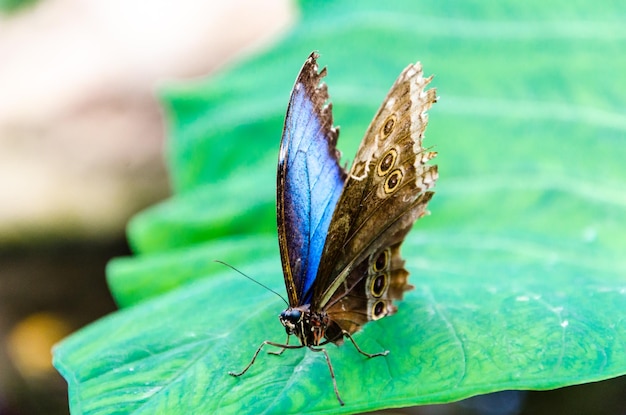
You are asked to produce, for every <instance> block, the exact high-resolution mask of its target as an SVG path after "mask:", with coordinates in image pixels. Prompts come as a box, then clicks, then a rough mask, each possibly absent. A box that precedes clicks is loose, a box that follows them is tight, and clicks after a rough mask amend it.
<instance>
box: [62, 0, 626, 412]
mask: <svg viewBox="0 0 626 415" xmlns="http://www.w3.org/2000/svg"><path fill="white" fill-rule="evenodd" d="M301 5H302V19H301V21H300V22H299V24H298V25H297V26H296V27H294V28H293V29H292V30H291V32H290V33H288V34H286V35H285V37H284V39H283V40H282V41H281V42H279V43H278V44H277V45H275V46H274V47H273V48H272V49H271V50H267V51H265V52H264V53H262V54H260V55H258V56H255V57H253V58H250V59H248V60H247V61H245V62H240V63H239V64H238V65H235V66H234V67H232V68H230V69H229V70H227V71H224V72H223V73H221V74H218V75H216V76H214V77H212V78H211V79H207V80H206V81H203V82H200V83H195V84H184V85H177V86H171V87H170V88H168V90H167V91H165V93H164V101H165V103H166V106H167V108H168V115H169V119H170V137H171V139H170V141H169V149H168V158H169V164H170V166H171V174H172V179H173V182H174V184H175V188H176V195H175V196H173V197H172V198H171V199H170V200H168V201H166V202H164V203H162V204H159V205H157V206H155V207H154V208H151V209H149V210H147V211H145V212H143V213H141V214H140V215H138V216H137V217H135V218H134V219H133V221H132V222H131V224H130V226H129V238H130V240H131V243H132V245H133V247H134V250H135V252H136V256H134V257H132V258H121V259H118V260H116V261H113V262H112V263H111V264H110V266H109V269H108V278H109V284H110V286H111V290H112V292H113V294H114V296H115V298H116V299H117V301H118V303H119V304H120V306H122V307H123V310H122V311H120V312H118V313H115V314H114V315H112V316H110V317H108V318H106V319H103V320H101V321H99V322H97V323H95V324H93V325H91V326H90V327H87V328H86V329H84V330H82V331H80V332H79V333H76V334H75V335H73V336H71V337H70V338H68V339H67V340H66V341H64V342H63V343H62V344H61V345H60V346H59V347H58V348H57V349H56V350H55V365H56V367H57V368H58V369H59V370H60V371H61V373H62V374H63V375H64V376H65V377H66V379H67V380H68V382H69V387H70V401H71V408H72V411H73V413H105V412H109V411H110V409H111V407H115V408H116V410H117V411H118V412H119V413H128V412H133V413H134V414H139V413H168V414H178V413H180V414H182V413H214V412H216V411H218V410H219V412H220V413H242V412H248V413H261V412H265V413H295V412H300V413H305V412H306V413H318V414H319V413H352V412H358V411H367V410H374V409H378V408H384V407H400V406H408V405H415V404H423V403H436V402H448V401H453V400H459V399H462V398H464V397H467V396H471V395H476V394H483V393H488V392H492V391H498V390H506V389H547V388H557V387H561V386H565V385H572V384H577V383H583V382H591V381H596V380H600V379H607V378H610V377H614V376H618V375H620V374H624V373H626V346H625V345H626V325H625V324H624V320H623V319H622V318H621V317H620V316H621V315H622V312H623V310H624V309H625V308H626V275H625V274H626V258H625V257H624V255H623V251H624V247H625V246H626V244H625V242H626V236H625V235H626V209H624V208H625V207H626V192H624V190H626V189H625V186H624V183H625V180H626V165H624V163H623V156H624V154H626V142H625V141H624V131H626V117H625V116H624V114H625V113H626V111H624V109H625V108H624V107H625V103H626V96H625V94H624V92H623V89H622V88H619V87H616V86H618V85H622V84H624V82H625V81H626V56H624V54H622V53H621V52H620V51H622V50H624V46H626V45H625V44H624V43H625V40H626V36H625V35H626V28H625V27H624V26H623V24H622V21H621V19H620V16H623V15H624V12H625V11H626V9H625V7H626V5H625V4H622V3H618V2H615V3H612V4H607V3H604V4H603V7H600V5H599V4H597V3H596V4H592V3H590V2H571V1H556V2H552V3H545V2H540V1H538V0H535V1H530V2H524V3H519V2H518V3H512V2H508V3H497V4H494V3H485V2H479V1H464V2H449V1H419V2H416V1H409V0H407V1H395V2H385V3H383V2H378V1H373V0H371V1H362V2H359V3H355V2H350V1H347V0H346V1H334V2H326V3H324V4H323V5H320V3H318V2H305V1H303V2H301ZM311 50H319V51H320V52H321V59H320V63H321V65H327V66H328V68H329V74H328V77H327V78H326V82H327V83H328V85H329V91H330V95H331V99H332V102H333V108H334V115H335V122H336V123H337V124H340V125H341V134H340V140H339V146H340V148H341V149H342V150H343V151H344V154H346V155H348V156H351V155H352V154H354V152H355V150H356V147H357V146H358V144H359V142H360V139H361V134H362V132H363V131H365V129H366V127H367V124H368V123H369V120H370V119H371V117H372V115H373V114H374V113H375V111H376V108H377V107H378V105H380V102H381V101H382V99H383V98H384V96H385V94H386V92H387V89H388V88H389V87H390V86H391V84H392V82H393V80H394V79H395V77H396V76H397V75H398V74H399V73H400V71H401V70H402V69H403V68H404V67H405V66H406V65H407V64H408V63H410V62H414V61H416V60H420V61H421V62H422V63H423V65H424V68H425V72H426V73H427V74H429V73H434V74H435V75H436V77H435V80H434V82H433V84H434V85H435V86H436V87H438V92H439V94H440V96H441V101H440V102H439V103H438V104H436V105H435V106H434V107H433V109H432V110H431V112H430V124H429V127H428V130H427V133H426V135H427V137H426V140H425V145H427V146H433V147H434V149H435V150H437V151H438V152H439V154H440V156H439V157H438V158H437V163H438V164H439V171H440V180H439V182H438V184H437V189H436V192H437V193H436V195H435V197H434V199H433V201H432V202H431V204H430V210H431V211H432V212H433V214H432V215H431V216H429V217H427V218H424V219H422V220H420V221H419V222H418V223H417V225H416V229H415V230H414V231H413V232H412V233H411V234H410V235H409V236H408V237H407V240H406V243H405V245H404V246H403V252H404V256H405V257H406V259H407V268H408V269H409V270H410V271H411V272H412V277H411V282H412V283H413V284H415V285H416V289H415V290H414V291H412V292H411V293H410V294H409V295H408V296H407V298H406V301H404V302H403V303H402V304H400V307H399V309H400V310H399V312H398V314H397V315H395V316H393V317H390V318H386V319H382V320H380V321H377V322H375V323H370V324H368V325H366V326H365V328H364V329H363V330H362V331H361V332H360V333H359V334H357V336H356V338H357V341H358V342H359V344H360V345H361V347H362V348H363V349H365V350H368V351H378V350H382V349H389V350H390V351H391V353H390V354H389V356H387V357H385V358H378V359H373V360H366V359H364V358H363V357H362V356H361V355H359V354H358V353H357V352H356V351H355V350H354V348H353V347H351V346H350V345H347V346H343V347H341V348H335V347H334V346H329V347H328V351H329V354H330V356H331V359H332V360H333V365H334V368H335V373H336V375H337V378H338V385H339V389H340V391H341V393H342V397H343V398H344V400H345V401H346V406H345V407H342V408H340V407H339V406H338V404H337V401H336V399H335V396H334V394H333V392H332V383H331V381H330V378H329V375H328V368H327V366H326V363H325V361H324V360H323V358H322V356H319V355H318V354H315V353H311V352H309V351H304V350H301V351H288V352H285V353H284V354H283V355H282V356H280V357H275V356H266V355H265V354H263V355H260V357H259V360H258V362H257V363H256V364H255V365H254V366H253V367H252V369H251V370H250V371H249V373H247V374H246V375H245V376H243V377H242V378H238V379H234V378H231V377H230V376H228V375H227V372H228V371H229V370H238V369H241V368H242V367H243V365H245V364H246V363H247V362H248V359H249V358H250V357H251V355H252V353H253V352H254V350H255V348H256V347H257V346H258V344H260V343H261V342H262V341H263V340H273V341H282V340H283V339H284V331H283V330H282V328H281V327H280V325H279V323H278V321H277V319H276V315H277V314H278V313H279V312H280V311H281V310H282V308H283V307H284V304H283V303H282V302H281V301H280V300H279V299H278V298H276V297H275V296H274V295H273V294H272V293H270V292H267V291H265V290H263V289H261V288H260V287H258V286H256V285H255V284H252V283H250V282H248V281H247V280H245V279H243V278H242V277H240V276H238V275H237V274H236V273H234V272H232V271H231V270H229V269H225V268H224V267H223V266H221V265H219V264H215V263H214V262H212V261H213V259H222V260H225V261H227V262H229V263H232V264H233V265H235V266H237V267H238V268H240V269H241V270H242V271H244V272H246V273H248V274H249V275H252V276H253V277H254V278H256V279H258V280H259V281H260V282H261V283H263V284H266V285H268V286H270V287H272V288H274V289H276V290H278V291H281V292H282V290H283V288H282V277H281V275H280V274H281V267H280V260H279V257H278V247H277V243H276V235H275V233H276V231H275V219H274V210H275V207H274V203H275V202H274V192H275V189H274V186H275V169H276V160H277V151H278V143H279V139H280V132H281V128H282V119H283V116H284V110H285V108H286V105H287V100H288V97H289V91H290V88H291V86H292V85H293V80H294V79H295V77H296V75H297V73H298V69H299V68H300V65H301V64H302V62H303V61H304V59H305V58H306V57H307V55H308V54H309V53H310V51H311ZM372 397H376V399H375V400H374V399H372Z"/></svg>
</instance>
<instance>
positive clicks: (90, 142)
mask: <svg viewBox="0 0 626 415" xmlns="http://www.w3.org/2000/svg"><path fill="white" fill-rule="evenodd" d="M293 19H294V10H293V5H292V3H291V2H288V1H286V0H269V1H263V2H258V1H253V0H234V1H229V2H213V1H209V2H207V1H201V0H179V1H173V0H150V1H148V0H143V1H142V0H136V1H131V2H129V1H121V0H44V1H41V2H40V3H39V4H38V6H37V7H36V8H34V9H33V10H32V11H30V12H28V13H25V14H21V15H18V16H17V17H16V18H14V19H10V20H3V21H0V91H1V93H0V195H1V196H0V200H1V202H0V244H3V243H12V242H15V241H24V240H26V241H28V240H32V239H54V238H55V237H58V236H59V235H62V236H63V237H68V236H69V237H98V236H105V237H106V236H107V235H116V234H119V233H120V232H121V230H122V229H123V227H124V224H125V222H126V221H127V219H128V217H129V216H130V215H132V214H133V213H134V212H136V211H137V210H139V209H141V208H143V207H144V206H147V205H149V204H151V203H154V201H156V200H159V199H161V198H163V197H165V196H166V195H167V193H168V185H167V176H166V172H165V169H164V164H163V161H162V150H163V148H162V146H163V139H164V125H163V120H162V113H161V111H160V107H159V104H158V102H157V101H156V99H155V95H154V90H155V89H156V87H157V86H158V84H159V82H162V81H163V80H166V79H181V78H184V77H191V76H200V75H206V74H208V73H209V72H211V71H213V70H215V69H216V68H218V67H220V66H223V65H224V64H226V63H227V62H229V61H230V60H232V59H235V58H238V57H240V56H241V55H242V54H245V53H246V52H250V51H253V50H257V49H259V48H262V47H267V46H268V44H269V43H270V42H271V41H272V40H274V39H275V38H277V37H278V36H279V34H280V33H282V32H283V31H284V30H285V29H286V28H287V27H288V26H289V25H290V24H291V22H292V21H293Z"/></svg>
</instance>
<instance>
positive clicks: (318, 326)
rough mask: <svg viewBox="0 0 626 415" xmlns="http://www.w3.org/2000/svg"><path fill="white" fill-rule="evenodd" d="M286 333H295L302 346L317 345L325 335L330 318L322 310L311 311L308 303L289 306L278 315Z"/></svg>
mask: <svg viewBox="0 0 626 415" xmlns="http://www.w3.org/2000/svg"><path fill="white" fill-rule="evenodd" d="M279 319H280V322H281V324H282V325H283V326H285V330H286V331H287V334H288V335H292V334H293V335H295V336H296V337H297V338H298V339H300V343H302V345H303V346H319V345H320V344H321V343H322V342H323V339H324V336H325V335H326V329H327V328H328V325H329V324H330V318H329V317H328V314H326V312H324V311H320V312H314V311H311V310H310V308H309V305H308V304H307V305H303V306H299V307H289V308H288V309H286V310H285V311H283V312H282V313H280V316H279Z"/></svg>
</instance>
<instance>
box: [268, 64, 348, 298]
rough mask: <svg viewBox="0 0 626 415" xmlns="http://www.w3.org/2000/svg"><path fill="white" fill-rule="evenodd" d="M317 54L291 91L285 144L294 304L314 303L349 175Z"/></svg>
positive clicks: (280, 206) (283, 250) (285, 231)
mask: <svg viewBox="0 0 626 415" xmlns="http://www.w3.org/2000/svg"><path fill="white" fill-rule="evenodd" d="M317 57H318V55H317V54H316V53H312V54H311V55H310V56H309V58H308V59H307V60H306V62H305V63H304V66H303V67H302V69H301V70H300V74H299V75H298V78H297V80H296V83H295V85H294V87H293V91H292V92H291V98H290V100H289V106H288V108H287V115H286V117H285V125H284V129H283V136H282V140H281V144H280V155H279V160H278V175H277V181H278V183H277V203H276V206H277V220H278V241H279V245H280V256H281V260H282V265H283V274H284V277H285V286H286V288H287V294H288V297H289V303H290V305H291V306H298V305H303V304H309V303H310V301H311V296H312V294H313V289H312V288H313V282H314V281H315V277H316V275H317V270H318V267H319V263H320V258H321V256H322V251H323V249H324V242H325V240H326V234H327V232H328V227H329V224H330V220H331V218H332V215H333V211H334V209H335V206H336V204H337V200H338V199H339V196H340V195H341V190H342V188H343V184H344V181H345V178H346V173H345V171H344V170H343V169H342V168H341V166H340V165H339V157H340V154H339V152H338V151H337V149H336V147H335V145H336V143H337V137H338V135H339V130H338V129H337V128H334V127H333V116H332V108H331V105H330V104H328V105H326V104H325V103H326V101H327V100H328V92H327V89H326V85H325V84H320V80H321V79H322V78H323V77H324V76H325V75H326V69H323V70H322V71H321V72H319V73H318V67H317V62H316V59H317Z"/></svg>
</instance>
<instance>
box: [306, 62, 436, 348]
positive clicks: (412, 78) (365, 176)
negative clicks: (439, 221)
mask: <svg viewBox="0 0 626 415" xmlns="http://www.w3.org/2000/svg"><path fill="white" fill-rule="evenodd" d="M429 82H430V78H424V77H423V76H422V70H421V66H420V65H419V64H416V65H410V66H409V67H407V68H406V69H405V70H404V71H403V72H402V74H400V76H399V77H398V79H397V80H396V82H395V84H394V85H393V87H392V88H391V90H390V91H389V94H388V96H387V98H386V99H385V101H384V102H383V104H382V106H381V108H380V109H379V111H378V113H377V114H376V116H375V117H374V120H373V121H372V123H371V124H370V127H369V128H368V130H367V132H366V134H365V138H364V139H363V142H362V143H361V146H360V148H359V150H358V152H357V155H356V158H355V161H354V163H353V165H352V168H351V170H350V173H349V176H348V179H347V181H346V184H345V187H344V189H343V192H342V194H341V197H340V199H339V202H338V203H337V208H336V211H335V212H334V214H333V218H332V220H331V224H330V228H329V231H328V236H327V239H326V242H325V246H324V251H323V254H322V262H321V264H320V268H319V271H318V274H317V280H316V285H315V292H314V295H313V303H312V305H311V308H312V310H316V311H317V310H325V311H326V312H328V314H329V316H330V318H331V320H332V321H333V322H335V323H336V324H338V325H339V326H340V327H341V328H343V329H344V330H347V331H348V332H351V333H352V332H355V331H357V330H358V329H359V327H360V326H361V325H362V324H364V323H365V322H367V321H369V320H372V319H378V318H382V317H384V316H385V315H389V314H392V313H393V312H395V309H396V308H395V306H394V305H393V303H392V301H393V300H395V299H401V298H402V294H403V292H404V291H405V290H407V289H409V288H410V287H411V286H410V285H409V284H408V283H407V278H408V272H407V271H406V270H405V269H404V267H403V266H404V261H403V260H402V258H401V257H400V250H399V249H400V245H401V243H402V241H403V240H404V237H405V236H406V234H407V233H408V232H409V230H410V229H411V227H412V225H413V223H414V222H415V221H416V220H417V219H418V218H420V217H422V216H423V215H425V214H426V204H427V203H428V201H429V200H430V198H431V197H432V194H433V193H432V192H430V191H429V189H430V188H432V187H433V186H434V183H435V181H436V179H437V166H434V165H427V164H426V162H427V161H428V160H430V159H431V158H433V157H434V156H435V153H433V152H429V151H426V150H425V149H424V148H423V147H422V138H423V135H424V129H425V127H426V124H427V120H428V118H427V115H426V110H428V109H429V108H430V106H431V105H432V104H433V103H434V102H435V100H436V94H435V90H434V89H430V90H428V91H424V88H425V86H426V85H427V84H428V83H429ZM381 255H382V256H384V255H387V262H385V261H383V260H382V257H381ZM377 263H378V266H377V265H376V264H377ZM383 265H384V267H383ZM381 267H382V268H381ZM332 336H333V329H332V328H331V329H330V330H329V332H328V335H327V336H326V337H327V338H329V339H331V338H332Z"/></svg>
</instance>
